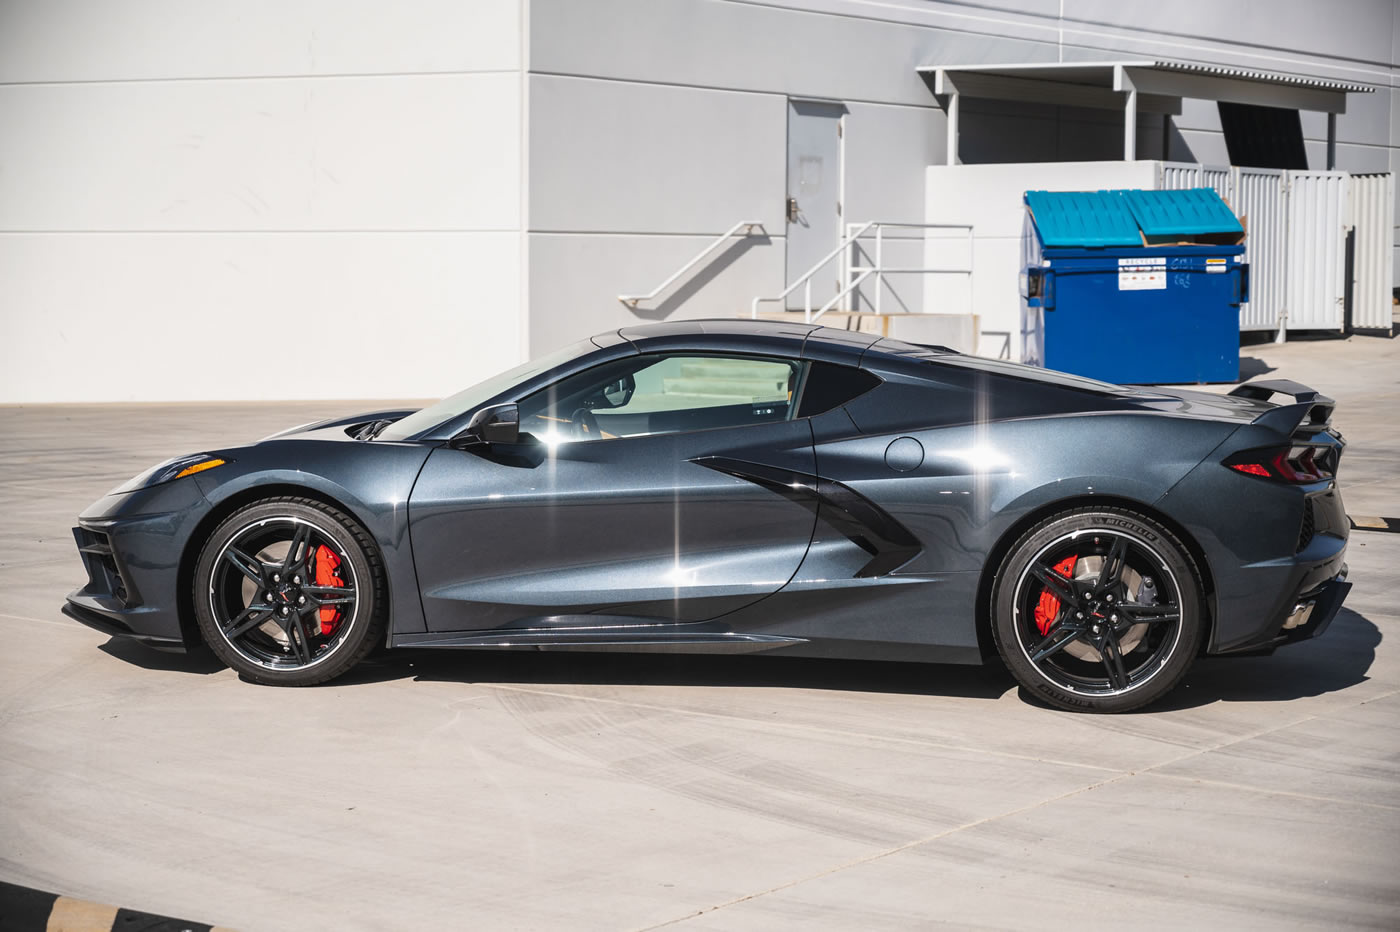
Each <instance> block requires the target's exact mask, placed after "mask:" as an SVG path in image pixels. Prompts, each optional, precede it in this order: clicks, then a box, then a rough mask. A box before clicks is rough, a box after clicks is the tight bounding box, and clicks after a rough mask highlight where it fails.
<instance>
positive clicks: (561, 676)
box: [99, 608, 1381, 713]
mask: <svg viewBox="0 0 1400 932" xmlns="http://www.w3.org/2000/svg"><path fill="white" fill-rule="evenodd" d="M1380 642H1381V632H1380V629H1378V628H1377V627H1376V626H1375V624H1374V623H1372V622H1371V621H1370V620H1369V619H1368V618H1366V617H1365V616H1363V615H1360V614H1358V613H1356V612H1354V611H1351V610H1350V609H1345V608H1344V609H1342V611H1341V612H1339V613H1338V615H1337V618H1336V620H1335V621H1333V623H1332V626H1331V628H1330V629H1328V630H1327V632H1325V633H1324V635H1323V636H1322V637H1320V638H1318V639H1317V640H1313V641H1304V642H1302V643H1299V644H1292V645H1289V646H1287V647H1282V648H1279V649H1278V650H1277V651H1276V652H1275V653H1274V654H1273V655H1272V656H1267V657H1203V658H1200V659H1198V660H1197V661H1196V663H1195V665H1194V666H1193V667H1192V668H1191V670H1190V672H1188V673H1187V674H1186V677H1185V679H1183V680H1182V681H1181V683H1179V684H1178V685H1177V687H1176V689H1174V690H1173V691H1172V692H1171V693H1170V694H1168V695H1167V696H1166V698H1164V699H1163V700H1162V701H1160V702H1156V703H1153V704H1152V705H1150V706H1148V707H1146V708H1144V709H1142V710H1141V711H1142V712H1148V713H1151V712H1166V711H1172V710H1180V709H1190V708H1196V707H1199V706H1203V705H1209V704H1210V703H1213V702H1282V701H1287V700H1290V699H1301V698H1305V697H1309V696H1319V695H1322V694H1324V693H1329V692H1337V691H1339V690H1342V689H1346V688H1347V687H1349V686H1355V685H1356V684H1358V683H1363V682H1365V681H1366V680H1367V679H1368V676H1367V673H1368V671H1369V670H1370V668H1371V664H1372V663H1373V662H1374V660H1375V657H1376V648H1377V646H1379V644H1380ZM99 650H101V651H103V652H104V653H106V654H108V655H110V656H112V657H115V658H117V659H118V660H122V661H124V662H126V663H130V664H132V665H134V666H138V667H141V668H143V669H147V670H165V671H174V672H181V673H193V674H201V675H207V674H210V673H217V672H219V671H220V670H223V669H224V665H223V663H222V662H221V661H220V660H219V659H218V658H217V657H215V656H214V654H213V653H212V652H211V651H209V650H208V649H206V648H199V649H196V650H194V651H191V652H190V653H187V654H174V653H166V652H162V651H157V650H152V649H150V648H147V647H143V646H141V645H140V644H137V643H135V642H132V641H128V640H126V639H123V638H113V639H111V640H110V641H108V642H107V643H106V644H103V645H101V647H100V648H99ZM402 679H413V680H421V681H425V682H453V683H464V684H465V683H502V684H511V685H532V686H579V685H584V686H588V685H611V686H720V687H723V686H739V687H775V688H789V689H828V690H845V691H850V692H873V693H900V694H906V695H927V696H948V697H956V698H962V699H989V700H995V699H999V698H1000V697H1002V696H1003V695H1005V694H1006V692H1007V691H1008V690H1009V689H1012V688H1013V687H1014V685H1015V684H1014V682H1013V680H1012V678H1011V676H1010V674H1009V673H1007V671H1006V669H1005V668H1004V667H1003V666H1002V665H1001V663H1000V661H998V660H995V659H994V660H993V661H991V662H990V663H988V664H987V665H986V666H964V665H961V664H925V663H893V662H882V661H871V660H826V659H816V658H807V657H778V656H752V655H751V656H742V657H733V656H712V655H685V654H624V653H593V652H565V651H560V652H548V651H529V652H515V651H471V650H450V649H436V650H433V649H423V648H418V649H414V648H400V649H398V650H394V651H384V652H380V653H377V654H374V655H371V656H370V657H369V658H368V659H367V660H365V661H362V662H361V663H360V664H359V666H357V667H355V668H354V669H353V670H351V671H350V672H348V673H346V674H345V675H343V676H341V677H339V678H337V679H336V680H334V681H333V682H331V683H328V684H326V686H325V687H323V688H329V689H335V688H337V687H342V686H363V685H368V684H372V683H380V682H389V681H393V680H402ZM1019 694H1020V696H1021V697H1022V699H1023V700H1024V701H1026V702H1028V703H1030V704H1033V705H1042V703H1040V702H1039V701H1038V700H1037V699H1036V698H1035V697H1034V696H1032V695H1031V694H1029V693H1028V692H1027V691H1026V690H1024V689H1021V690H1019Z"/></svg>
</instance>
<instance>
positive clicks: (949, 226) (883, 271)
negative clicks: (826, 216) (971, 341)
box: [847, 220, 976, 314]
mask: <svg viewBox="0 0 1400 932" xmlns="http://www.w3.org/2000/svg"><path fill="white" fill-rule="evenodd" d="M872 225H873V226H874V227H875V263H874V265H870V266H860V265H853V266H851V267H850V270H849V271H850V272H852V273H854V272H860V273H862V274H861V278H862V279H864V277H865V276H866V275H869V274H871V273H874V275H875V313H876V314H879V313H880V298H881V296H882V295H883V294H884V291H885V276H886V275H893V274H910V273H912V274H915V275H930V274H932V275H966V276H967V277H968V288H967V312H968V313H969V314H971V313H972V308H973V303H972V284H971V282H972V259H973V255H974V254H975V252H976V245H975V242H974V240H973V236H972V224H970V223H890V222H887V221H883V220H878V221H872V222H871V223H867V224H864V225H863V226H862V227H861V229H860V230H859V231H857V232H856V233H855V234H854V235H850V236H848V237H847V239H849V240H850V241H851V245H853V246H854V245H855V241H856V239H858V238H859V237H860V236H861V234H862V233H864V232H865V230H866V229H868V228H869V227H871V226H872ZM854 227H855V224H851V225H850V226H849V227H847V230H848V231H849V230H851V229H853V228H854ZM886 227H896V228H900V229H909V230H964V231H966V233H967V268H965V269H946V268H938V267H936V266H931V265H920V266H886V265H885V264H884V254H885V228H886Z"/></svg>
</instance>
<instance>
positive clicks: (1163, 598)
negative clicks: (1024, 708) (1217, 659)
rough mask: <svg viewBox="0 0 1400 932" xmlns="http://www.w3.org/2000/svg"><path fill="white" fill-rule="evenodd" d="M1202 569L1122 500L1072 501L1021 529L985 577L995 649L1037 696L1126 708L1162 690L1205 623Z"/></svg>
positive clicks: (1190, 654) (1178, 674)
mask: <svg viewBox="0 0 1400 932" xmlns="http://www.w3.org/2000/svg"><path fill="white" fill-rule="evenodd" d="M1204 619H1205V610H1204V605H1203V603H1202V586H1201V582H1200V573H1199V572H1198V571H1197V568H1196V565H1195V562H1194V561H1193V560H1192V558H1191V555H1190V552H1189V551H1188V550H1187V549H1186V547H1185V546H1183V545H1182V543H1181V541H1180V540H1178V539H1177V538H1176V536H1175V535H1173V534H1172V533H1171V532H1170V531H1169V530H1167V529H1166V528H1164V527H1162V526H1161V525H1160V524H1158V523H1157V522H1155V521H1153V520H1152V519H1151V518H1148V517H1146V516H1145V515H1141V514H1138V513H1136V512H1133V511H1129V510H1127V509H1120V508H1109V507H1102V508H1076V509H1073V510H1070V511H1065V512H1063V513H1061V514H1058V515H1054V516H1052V517H1050V518H1047V519H1046V520H1044V521H1041V522H1040V523H1039V524H1037V525H1035V526H1034V527H1032V528H1031V529H1030V530H1029V531H1027V532H1026V533H1025V534H1024V535H1022V537H1021V538H1020V539H1019V540H1018V541H1016V543H1015V544H1014V545H1013V546H1012V547H1011V550H1010V552H1008V553H1007V555H1006V558H1005V559H1004V560H1003V561H1002V564H1001V566H1000V567H999V568H998V570H997V575H996V579H995V581H994V583H993V586H992V633H993V635H994V637H995V639H996V645H997V650H998V652H999V653H1000V654H1001V658H1002V660H1003V661H1004V662H1005V664H1006V666H1007V667H1008V668H1009V669H1010V670H1011V673H1012V675H1013V676H1015V677H1016V679H1017V681H1018V682H1020V684H1021V686H1022V687H1024V688H1025V690H1026V691H1027V692H1028V693H1030V694H1031V695H1033V696H1035V697H1037V698H1038V699H1040V700H1041V701H1043V702H1045V703H1047V704H1049V705H1052V706H1055V707H1057V708H1061V709H1067V710H1069V711H1072V712H1127V711H1129V710H1131V709H1136V708H1140V707H1142V706H1145V705H1147V704H1149V703H1152V702H1155V701H1157V700H1158V699H1160V698H1162V697H1163V696H1164V695H1166V694H1167V693H1168V692H1170V691H1171V690H1172V688H1173V687H1175V686H1176V684H1177V683H1178V682H1179V681H1180V680H1181V678H1182V676H1184V675H1185V674H1186V671H1187V669H1188V668H1189V667H1190V666H1191V662H1192V660H1194V659H1195V657H1196V653H1197V649H1198V647H1199V646H1200V641H1201V636H1202V631H1203V629H1204V627H1205V623H1204Z"/></svg>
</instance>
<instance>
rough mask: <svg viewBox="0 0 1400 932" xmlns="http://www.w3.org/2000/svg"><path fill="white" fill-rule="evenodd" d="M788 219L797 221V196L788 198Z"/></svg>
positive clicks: (790, 221)
mask: <svg viewBox="0 0 1400 932" xmlns="http://www.w3.org/2000/svg"><path fill="white" fill-rule="evenodd" d="M787 221H788V223H796V222H797V198H795V197H790V198H788V199H787Z"/></svg>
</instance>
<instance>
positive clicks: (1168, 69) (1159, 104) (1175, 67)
mask: <svg viewBox="0 0 1400 932" xmlns="http://www.w3.org/2000/svg"><path fill="white" fill-rule="evenodd" d="M918 70H919V73H920V74H923V75H926V76H930V75H931V76H932V79H933V80H932V84H933V92H934V93H935V94H939V95H945V94H947V95H951V94H958V95H960V96H966V97H986V98H992V99H996V100H1016V101H1023V102H1027V103H1044V104H1062V105H1067V106H1075V107H1093V108H1099V109H1106V110H1119V109H1122V107H1123V95H1124V94H1126V93H1130V92H1134V91H1135V92H1136V104H1137V109H1139V110H1142V111H1147V112H1153V113H1166V114H1172V115H1175V114H1179V113H1181V99H1182V98H1183V97H1192V98H1196V99H1200V100H1217V101H1220V100H1223V101H1228V102H1230V103H1238V104H1255V105H1258V106H1263V107H1282V108H1286V109H1290V110H1317V111H1322V112H1324V113H1333V114H1335V113H1345V112H1346V108H1347V94H1355V93H1370V92H1371V91H1372V90H1373V88H1371V87H1368V86H1366V85H1364V84H1348V83H1345V82H1342V81H1327V80H1322V79H1318V78H1307V77H1301V76H1298V75H1286V74H1274V73H1270V72H1265V71H1249V70H1246V69H1241V68H1224V67H1219V66H1215V65H1194V64H1190V63H1187V62H1171V61H1107V62H1047V63H1043V64H1036V63H1027V64H1010V65H925V66H921V67H920V68H919V69H918Z"/></svg>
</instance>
